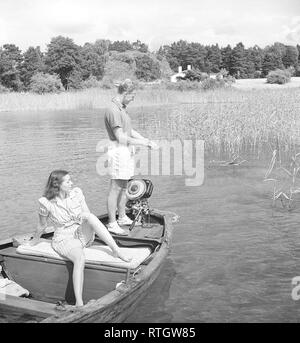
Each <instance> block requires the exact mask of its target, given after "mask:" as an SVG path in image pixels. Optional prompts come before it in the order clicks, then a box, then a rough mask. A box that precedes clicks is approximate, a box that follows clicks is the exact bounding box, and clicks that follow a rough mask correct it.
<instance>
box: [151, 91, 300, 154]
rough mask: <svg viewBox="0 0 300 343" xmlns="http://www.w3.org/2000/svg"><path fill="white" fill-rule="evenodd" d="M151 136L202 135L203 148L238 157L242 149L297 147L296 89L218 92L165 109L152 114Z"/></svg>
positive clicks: (299, 102)
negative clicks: (162, 113)
mask: <svg viewBox="0 0 300 343" xmlns="http://www.w3.org/2000/svg"><path fill="white" fill-rule="evenodd" d="M151 121H152V123H153V125H149V126H148V127H149V129H148V130H149V131H151V132H149V134H151V135H152V137H153V136H155V137H156V138H161V137H166V138H169V139H176V138H179V139H181V140H183V139H203V140H205V145H206V150H207V151H209V150H214V151H217V152H222V151H223V152H224V151H226V152H228V153H230V154H231V155H239V154H240V153H241V151H244V149H245V148H247V150H248V151H249V148H250V149H252V151H254V152H258V153H259V152H260V151H261V149H262V148H263V147H265V146H266V145H267V146H268V147H269V148H270V149H269V151H270V152H272V151H273V150H274V149H278V150H279V151H282V150H285V151H296V150H297V146H299V143H300V92H299V90H298V89H282V90H251V91H248V92H243V91H237V90H235V91H233V90H230V91H228V90H219V91H215V92H208V93H205V94H204V95H203V96H202V102H198V103H190V104H181V105H178V106H173V107H168V108H167V109H166V111H165V115H164V116H162V115H161V113H154V112H153V115H152V118H151Z"/></svg>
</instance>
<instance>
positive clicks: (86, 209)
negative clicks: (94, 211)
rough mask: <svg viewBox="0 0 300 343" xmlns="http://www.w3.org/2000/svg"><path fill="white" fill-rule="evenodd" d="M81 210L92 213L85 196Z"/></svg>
mask: <svg viewBox="0 0 300 343" xmlns="http://www.w3.org/2000/svg"><path fill="white" fill-rule="evenodd" d="M81 210H82V212H87V213H91V211H90V209H89V208H88V205H87V204H86V202H85V198H83V200H82V201H81Z"/></svg>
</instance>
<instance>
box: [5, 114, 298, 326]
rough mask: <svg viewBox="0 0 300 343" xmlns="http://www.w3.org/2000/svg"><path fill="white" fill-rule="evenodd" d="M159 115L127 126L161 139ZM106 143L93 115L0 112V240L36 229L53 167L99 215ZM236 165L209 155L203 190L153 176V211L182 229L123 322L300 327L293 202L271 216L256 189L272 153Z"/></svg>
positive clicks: (265, 194) (99, 119) (99, 118)
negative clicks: (167, 214)
mask: <svg viewBox="0 0 300 343" xmlns="http://www.w3.org/2000/svg"><path fill="white" fill-rule="evenodd" d="M153 111H160V113H161V117H162V121H161V122H160V123H157V122H156V123H155V122H153V116H152V115H151V114H152V113H153ZM163 113H164V112H163V110H162V109H159V108H154V109H151V108H143V109H134V110H133V111H132V116H133V122H134V125H135V126H136V127H137V128H138V129H139V130H141V131H142V132H146V131H147V130H148V128H149V127H150V126H152V129H153V127H154V130H152V132H161V131H160V129H161V128H162V127H163V126H164V125H165V126H166V123H165V124H164V123H163ZM105 137H106V135H105V131H104V125H103V112H101V111H80V112H76V113H73V112H55V113H51V112H47V113H38V114H36V113H1V114H0V157H1V165H0V192H1V198H0V208H1V213H2V222H1V233H0V238H6V237H9V236H12V235H14V234H16V233H24V232H28V231H32V230H34V228H35V225H36V219H37V215H36V206H37V203H36V200H37V199H38V198H39V197H40V196H41V193H42V190H43V187H44V184H45V182H46V179H47V177H48V175H49V172H50V171H51V170H53V169H56V168H64V169H67V170H70V171H71V172H72V175H73V179H74V181H75V184H76V185H77V186H79V187H81V188H82V189H83V190H84V193H85V195H86V199H87V203H88V204H89V206H90V209H91V211H92V212H94V213H96V214H100V213H103V212H105V211H106V209H105V202H106V195H107V190H108V181H109V180H108V177H107V176H99V175H97V173H96V162H97V159H98V158H99V156H100V154H99V153H97V152H96V145H97V142H98V141H99V140H100V139H103V138H105ZM241 157H242V158H243V159H246V160H247V163H243V164H242V165H240V166H236V167H234V166H220V165H218V164H216V163H212V162H211V161H213V160H216V159H220V160H225V159H226V158H228V156H211V155H207V156H206V159H205V183H204V185H202V186H201V187H186V186H185V182H184V179H185V178H184V177H183V176H182V177H180V176H171V177H168V176H153V177H151V179H152V181H153V183H154V191H153V195H152V197H151V199H150V203H151V205H152V206H153V207H155V208H159V209H162V210H167V211H173V212H175V213H177V214H178V215H179V216H180V222H179V223H177V224H176V225H175V230H174V238H173V245H172V250H171V252H170V255H169V258H168V261H167V264H166V266H165V267H164V270H163V273H162V275H161V278H160V279H159V280H157V282H155V283H154V284H153V286H152V287H151V289H150V291H149V294H148V296H147V297H146V298H145V299H144V300H143V301H142V303H141V304H140V306H139V307H138V308H137V309H136V311H135V313H134V314H132V316H131V317H130V318H128V321H129V322H139V321H144V322H269V321H275V322H279V321H282V322H293V321H296V322H297V321H299V319H298V318H299V314H300V311H299V309H300V302H296V301H293V300H292V298H291V291H292V287H293V286H292V284H291V280H292V278H293V277H295V276H297V275H300V269H299V265H300V263H299V262H300V260H299V256H300V249H299V243H298V242H299V241H300V230H299V223H300V210H299V209H300V204H299V206H296V209H295V210H294V211H292V212H288V211H285V210H283V209H281V208H280V206H279V205H278V206H277V208H275V209H274V208H272V206H271V203H272V202H271V197H272V187H271V186H270V184H267V183H263V182H262V180H263V177H264V175H265V172H266V169H267V167H268V163H269V157H271V155H270V154H269V155H268V156H267V159H266V158H265V157H262V155H261V156H260V158H259V159H257V156H253V155H247V154H245V155H243V156H241Z"/></svg>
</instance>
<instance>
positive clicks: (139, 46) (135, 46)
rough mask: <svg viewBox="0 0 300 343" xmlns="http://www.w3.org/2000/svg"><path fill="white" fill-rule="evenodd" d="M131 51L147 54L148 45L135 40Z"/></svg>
mask: <svg viewBox="0 0 300 343" xmlns="http://www.w3.org/2000/svg"><path fill="white" fill-rule="evenodd" d="M132 49H133V50H137V51H140V52H144V53H147V52H148V45H146V44H145V43H142V42H141V41H139V40H137V41H136V42H133V43H132Z"/></svg>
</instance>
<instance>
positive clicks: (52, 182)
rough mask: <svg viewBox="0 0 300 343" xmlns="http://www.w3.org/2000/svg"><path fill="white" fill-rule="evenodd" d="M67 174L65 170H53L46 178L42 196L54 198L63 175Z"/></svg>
mask: <svg viewBox="0 0 300 343" xmlns="http://www.w3.org/2000/svg"><path fill="white" fill-rule="evenodd" d="M67 174H69V172H67V171H66V170H54V171H53V172H52V173H51V174H50V175H49V178H48V181H47V184H46V188H45V191H44V197H46V198H47V199H48V200H51V199H53V198H55V197H56V196H57V195H58V193H59V190H60V185H61V184H62V182H63V177H64V176H66V175H67Z"/></svg>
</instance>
